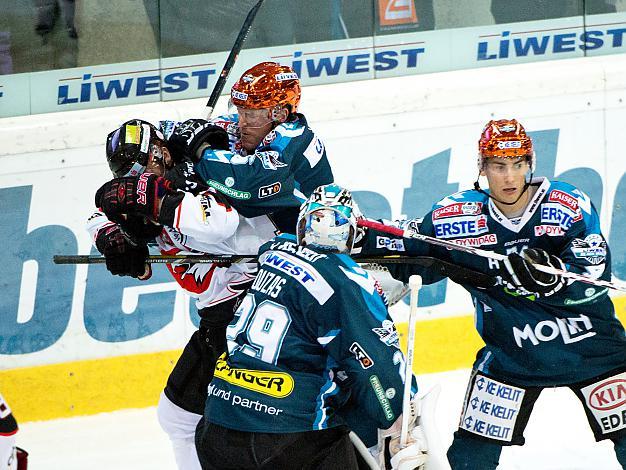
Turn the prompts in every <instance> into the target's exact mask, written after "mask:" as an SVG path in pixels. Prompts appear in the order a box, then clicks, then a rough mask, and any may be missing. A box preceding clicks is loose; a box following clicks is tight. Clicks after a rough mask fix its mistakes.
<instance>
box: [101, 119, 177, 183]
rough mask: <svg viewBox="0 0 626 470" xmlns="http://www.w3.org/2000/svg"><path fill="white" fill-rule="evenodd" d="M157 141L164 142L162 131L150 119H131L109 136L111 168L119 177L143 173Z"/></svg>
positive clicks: (107, 149) (108, 160)
mask: <svg viewBox="0 0 626 470" xmlns="http://www.w3.org/2000/svg"><path fill="white" fill-rule="evenodd" d="M155 141H160V142H164V141H165V138H164V137H163V134H162V133H161V131H159V130H158V129H157V128H156V127H155V126H153V125H152V124H150V123H149V122H148V121H144V120H142V119H131V120H130V121H126V122H125V123H124V124H122V125H121V126H120V127H118V128H117V129H115V130H114V131H113V132H111V133H110V134H109V135H108V136H107V144H106V155H107V162H108V163H109V168H111V171H112V172H113V175H114V176H115V177H117V178H119V177H121V176H131V175H138V174H140V173H143V171H144V170H145V169H146V165H147V164H148V160H149V157H150V148H151V146H152V144H153V143H154V142H155Z"/></svg>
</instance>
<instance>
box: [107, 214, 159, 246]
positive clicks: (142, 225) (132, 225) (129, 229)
mask: <svg viewBox="0 0 626 470" xmlns="http://www.w3.org/2000/svg"><path fill="white" fill-rule="evenodd" d="M114 222H116V223H117V224H118V225H119V226H120V227H121V228H122V230H123V231H124V233H126V234H127V235H128V236H129V237H131V238H132V239H133V240H137V241H141V242H150V241H152V240H154V239H155V238H156V237H158V236H159V235H160V234H161V232H162V231H163V226H161V225H157V224H155V223H154V222H150V221H149V220H147V219H146V218H145V217H142V216H138V215H128V216H126V218H123V219H121V220H119V221H117V220H115V221H114Z"/></svg>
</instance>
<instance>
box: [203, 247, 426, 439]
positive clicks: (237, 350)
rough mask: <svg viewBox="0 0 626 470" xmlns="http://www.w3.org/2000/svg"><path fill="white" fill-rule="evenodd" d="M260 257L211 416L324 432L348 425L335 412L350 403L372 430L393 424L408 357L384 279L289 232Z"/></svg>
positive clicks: (264, 428) (231, 332) (210, 404)
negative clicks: (383, 288)
mask: <svg viewBox="0 0 626 470" xmlns="http://www.w3.org/2000/svg"><path fill="white" fill-rule="evenodd" d="M259 255H260V257H259V273H258V275H257V277H256V280H255V281H254V284H253V285H252V287H251V289H250V291H249V293H248V294H247V296H246V297H245V298H244V300H243V301H242V303H241V305H240V307H239V309H238V310H237V312H236V316H235V318H234V319H233V321H232V322H231V324H230V325H229V327H228V330H227V339H228V341H229V356H228V358H227V359H226V358H222V360H220V361H218V364H217V367H216V370H215V377H214V379H213V381H212V382H211V384H210V385H209V389H208V399H207V404H206V410H205V418H206V419H207V420H208V421H210V422H212V423H215V424H218V425H220V426H224V427H227V428H231V429H237V430H241V431H249V432H265V433H268V432H269V433H274V432H275V433H289V432H301V431H311V430H321V429H326V428H332V427H336V426H339V425H343V424H346V423H345V421H344V420H343V419H342V418H341V417H340V415H339V414H338V411H339V409H340V408H341V407H342V406H344V405H345V404H346V403H347V402H348V401H350V404H351V407H352V408H353V409H354V405H355V404H356V407H358V409H359V411H360V413H362V419H363V420H369V421H370V422H371V423H372V425H373V426H374V427H379V428H388V427H389V426H391V425H392V424H393V422H394V421H395V420H396V419H397V418H398V417H399V416H400V414H401V412H402V395H403V386H404V385H403V384H404V378H403V377H404V356H403V354H402V352H401V351H400V349H399V342H398V335H397V332H396V329H395V326H394V324H393V322H392V320H391V318H390V317H389V314H388V312H387V307H386V305H385V302H384V300H383V297H382V296H381V291H380V288H379V286H378V284H377V283H376V282H375V281H374V279H373V278H372V277H371V276H370V275H368V273H367V272H366V271H364V270H363V269H361V268H360V267H359V266H358V265H357V264H356V263H355V262H354V261H353V260H352V259H351V258H350V257H349V256H347V255H338V254H330V253H325V252H322V251H317V250H315V249H311V248H306V247H300V246H298V245H297V244H296V243H295V238H294V237H293V236H290V235H283V236H280V237H277V238H275V239H273V240H271V241H270V242H268V243H266V244H265V245H263V246H262V247H261V249H260V251H259ZM414 389H415V387H414Z"/></svg>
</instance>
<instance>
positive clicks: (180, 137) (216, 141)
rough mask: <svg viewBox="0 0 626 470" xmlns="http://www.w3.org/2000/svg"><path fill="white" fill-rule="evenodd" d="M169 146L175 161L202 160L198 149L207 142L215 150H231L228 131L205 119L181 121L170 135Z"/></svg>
mask: <svg viewBox="0 0 626 470" xmlns="http://www.w3.org/2000/svg"><path fill="white" fill-rule="evenodd" d="M167 142H168V146H167V148H168V149H169V151H170V153H171V154H172V158H173V159H174V161H175V162H177V163H178V162H181V161H183V160H191V161H192V162H197V161H199V160H200V155H198V150H199V149H200V147H201V146H202V145H203V144H207V145H208V146H209V147H210V148H212V149H214V150H229V149H230V143H229V140H228V133H227V132H226V131H225V130H224V129H223V128H221V127H220V126H216V125H215V124H211V123H210V122H208V121H206V120H204V119H188V120H186V121H184V122H181V123H180V124H179V125H178V126H177V127H176V129H174V132H173V133H172V135H171V136H170V138H169V140H168V141H167Z"/></svg>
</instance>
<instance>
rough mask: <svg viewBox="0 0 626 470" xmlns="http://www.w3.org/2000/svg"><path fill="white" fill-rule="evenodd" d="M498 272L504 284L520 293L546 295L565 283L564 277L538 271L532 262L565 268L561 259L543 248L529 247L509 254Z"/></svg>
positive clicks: (557, 289)
mask: <svg viewBox="0 0 626 470" xmlns="http://www.w3.org/2000/svg"><path fill="white" fill-rule="evenodd" d="M502 264H503V265H504V267H503V268H500V274H501V276H502V279H503V280H504V281H505V284H506V286H507V287H508V288H509V289H511V290H513V291H515V292H518V293H520V294H522V295H529V294H538V295H539V296H540V297H548V296H550V295H552V294H554V293H555V292H558V291H559V290H561V289H562V288H563V286H565V285H566V281H565V279H563V278H562V277H561V276H557V275H555V274H547V273H544V272H542V271H539V270H538V269H537V268H535V267H534V266H533V264H542V265H544V266H550V267H552V268H558V269H565V266H564V264H563V261H561V260H560V259H559V258H557V257H556V256H553V255H550V254H548V253H547V252H545V251H544V250H540V249H536V248H530V249H526V250H524V251H523V252H522V254H521V255H518V254H517V253H512V254H510V255H509V256H508V257H507V259H506V260H505V261H504V262H503V263H502Z"/></svg>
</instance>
